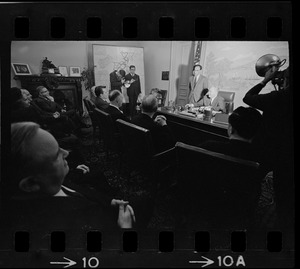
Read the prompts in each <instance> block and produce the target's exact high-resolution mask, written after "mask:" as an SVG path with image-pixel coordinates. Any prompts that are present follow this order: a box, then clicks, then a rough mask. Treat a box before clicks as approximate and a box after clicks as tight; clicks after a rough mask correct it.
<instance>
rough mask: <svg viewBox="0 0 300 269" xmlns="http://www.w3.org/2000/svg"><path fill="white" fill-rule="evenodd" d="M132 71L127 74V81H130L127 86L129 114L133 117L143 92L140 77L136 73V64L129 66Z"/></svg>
mask: <svg viewBox="0 0 300 269" xmlns="http://www.w3.org/2000/svg"><path fill="white" fill-rule="evenodd" d="M129 70H130V72H129V73H128V74H127V75H126V76H125V81H126V82H129V83H130V86H129V87H128V88H127V95H128V98H129V114H130V117H133V116H134V115H135V114H136V106H137V100H138V97H139V95H140V94H141V82H140V77H139V76H138V75H137V74H136V73H135V66H134V65H131V66H130V67H129Z"/></svg>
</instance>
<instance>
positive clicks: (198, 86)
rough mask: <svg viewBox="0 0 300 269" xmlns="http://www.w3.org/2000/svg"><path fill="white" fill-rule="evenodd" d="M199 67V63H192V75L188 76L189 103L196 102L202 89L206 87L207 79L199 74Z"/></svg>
mask: <svg viewBox="0 0 300 269" xmlns="http://www.w3.org/2000/svg"><path fill="white" fill-rule="evenodd" d="M201 69H202V66H201V65H200V64H196V65H194V67H193V76H191V77H190V78H189V99H188V103H189V104H196V103H198V102H199V101H200V98H201V93H202V91H203V89H205V88H208V79H207V77H205V76H203V75H201V74H200V71H201Z"/></svg>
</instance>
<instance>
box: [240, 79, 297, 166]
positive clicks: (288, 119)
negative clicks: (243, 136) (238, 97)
mask: <svg viewBox="0 0 300 269" xmlns="http://www.w3.org/2000/svg"><path fill="white" fill-rule="evenodd" d="M262 88H263V85H262V84H257V85H256V86H254V87H253V88H251V89H250V90H249V91H248V92H247V93H246V95H245V97H244V98H243V102H245V103H246V104H247V105H249V106H252V107H254V108H256V109H259V110H261V111H263V118H262V121H263V122H262V127H261V129H260V130H259V133H258V135H257V136H256V138H255V140H254V141H253V142H254V143H256V145H257V148H258V150H259V149H260V151H261V153H262V154H263V155H265V159H266V161H267V162H270V163H273V165H275V168H277V166H278V165H277V164H278V163H279V164H280V165H282V164H283V163H286V165H287V166H288V165H290V164H291V163H292V162H293V160H292V159H293V148H294V146H293V105H292V104H293V103H292V102H293V100H292V94H291V92H290V90H280V91H272V92H270V93H266V94H259V93H260V91H261V90H262Z"/></svg>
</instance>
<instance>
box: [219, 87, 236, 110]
mask: <svg viewBox="0 0 300 269" xmlns="http://www.w3.org/2000/svg"><path fill="white" fill-rule="evenodd" d="M218 95H220V96H222V97H223V98H224V100H225V113H226V114H230V113H232V111H233V109H234V96H235V92H225V91H219V93H218Z"/></svg>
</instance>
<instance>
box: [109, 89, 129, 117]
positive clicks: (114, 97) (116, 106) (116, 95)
mask: <svg viewBox="0 0 300 269" xmlns="http://www.w3.org/2000/svg"><path fill="white" fill-rule="evenodd" d="M108 98H109V101H110V104H109V106H108V107H107V108H106V109H105V112H106V113H108V114H109V115H110V116H111V118H112V120H113V121H114V122H115V121H116V120H117V119H121V120H124V121H130V119H129V118H127V117H126V116H125V115H124V113H123V111H122V110H121V107H122V104H123V100H124V99H123V98H124V97H123V94H122V93H121V92H119V91H118V90H113V91H111V92H110V93H109V97H108Z"/></svg>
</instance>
